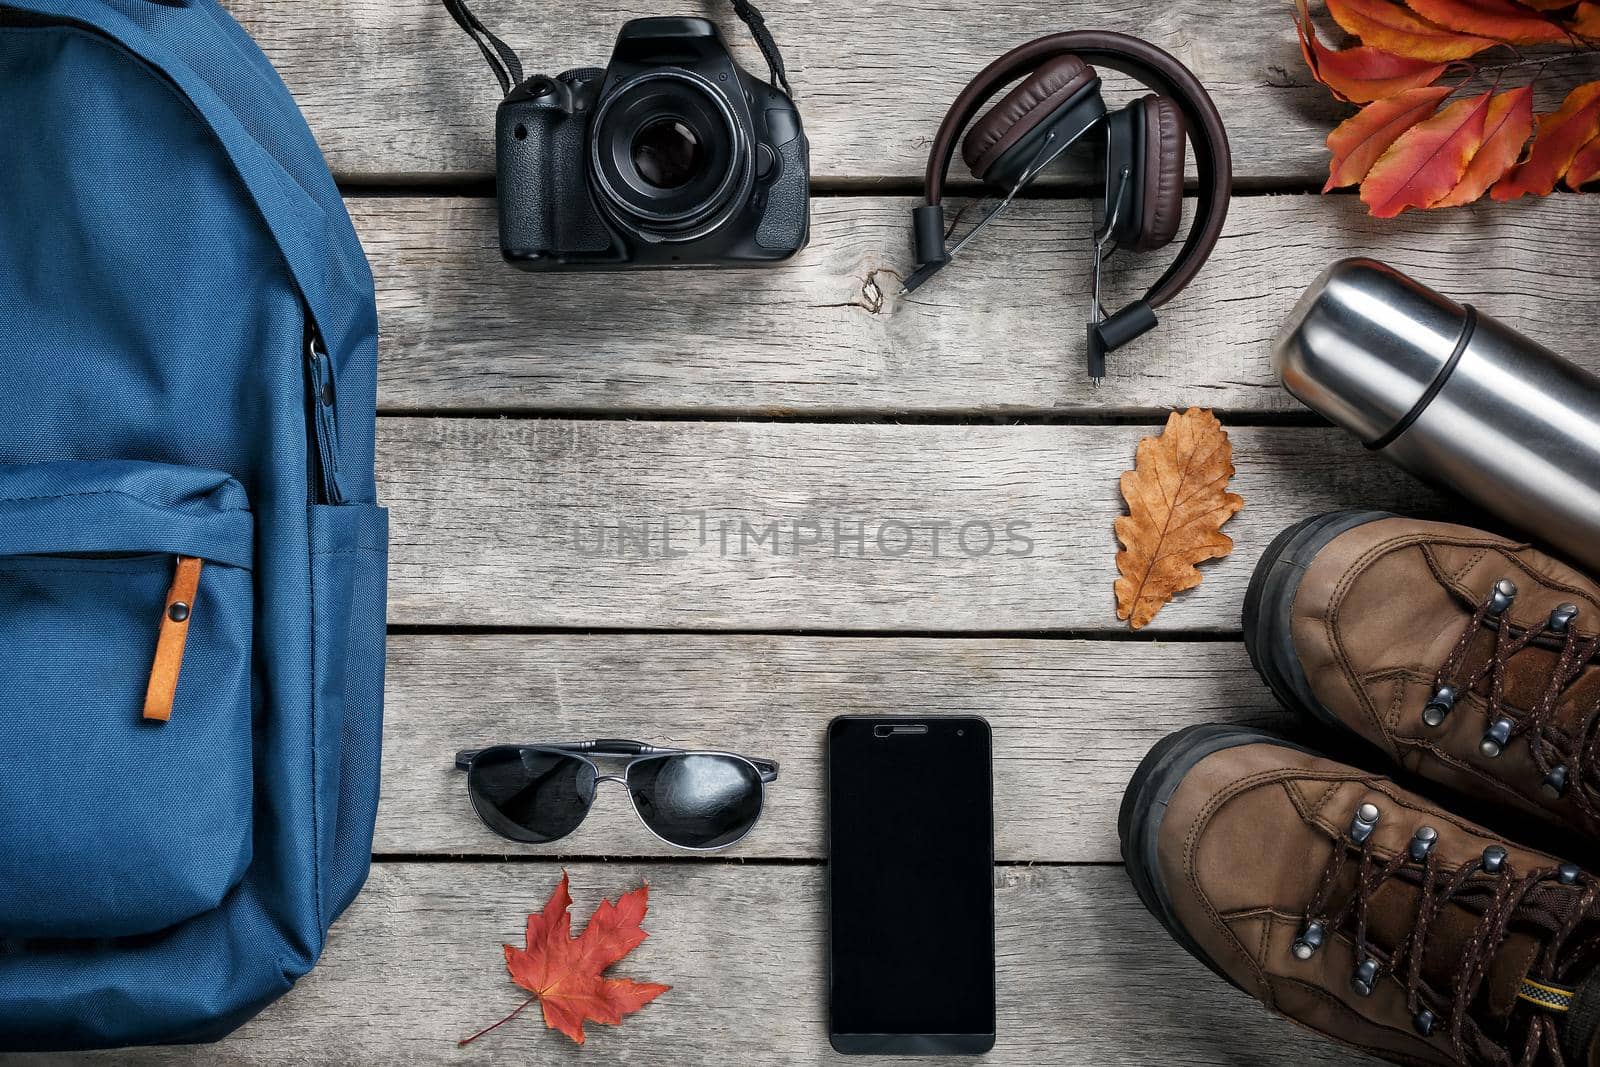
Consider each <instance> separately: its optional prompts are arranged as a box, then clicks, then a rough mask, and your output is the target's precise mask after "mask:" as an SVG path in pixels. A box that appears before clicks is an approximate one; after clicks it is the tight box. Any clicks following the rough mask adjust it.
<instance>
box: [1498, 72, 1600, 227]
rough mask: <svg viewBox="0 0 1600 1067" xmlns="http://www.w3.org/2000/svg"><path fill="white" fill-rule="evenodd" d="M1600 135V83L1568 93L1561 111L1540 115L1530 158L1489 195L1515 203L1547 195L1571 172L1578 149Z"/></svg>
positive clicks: (1589, 83)
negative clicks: (1529, 197) (1530, 196)
mask: <svg viewBox="0 0 1600 1067" xmlns="http://www.w3.org/2000/svg"><path fill="white" fill-rule="evenodd" d="M1597 133H1600V82H1588V83H1586V84H1583V85H1580V86H1578V87H1577V88H1576V89H1574V90H1572V92H1570V93H1568V94H1567V98H1566V100H1564V101H1563V102H1562V104H1561V107H1560V109H1558V110H1557V111H1555V112H1554V113H1552V114H1549V115H1540V116H1539V129H1538V132H1537V133H1535V134H1534V135H1533V145H1532V147H1530V148H1529V149H1528V155H1527V158H1525V159H1524V160H1523V161H1522V162H1521V163H1519V164H1517V166H1516V168H1515V169H1514V170H1512V171H1511V173H1510V174H1508V175H1506V176H1505V177H1504V178H1502V179H1501V180H1500V181H1499V182H1498V183H1497V184H1496V185H1495V186H1494V188H1492V189H1490V190H1489V195H1490V196H1492V197H1494V198H1495V199H1496V200H1515V199H1517V198H1518V197H1520V196H1523V195H1524V194H1527V193H1532V194H1534V195H1535V196H1546V195H1548V194H1549V193H1551V192H1552V191H1554V189H1555V187H1556V182H1558V181H1560V180H1561V178H1562V176H1563V175H1564V174H1566V173H1567V168H1568V167H1570V166H1571V165H1572V161H1573V158H1574V157H1575V156H1576V155H1577V154H1578V150H1579V149H1580V148H1582V147H1583V146H1584V145H1586V144H1588V143H1589V142H1590V141H1592V140H1593V139H1594V138H1595V135H1596V134H1597Z"/></svg>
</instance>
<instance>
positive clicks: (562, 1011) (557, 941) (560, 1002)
mask: <svg viewBox="0 0 1600 1067" xmlns="http://www.w3.org/2000/svg"><path fill="white" fill-rule="evenodd" d="M649 898H650V887H649V886H648V885H644V886H640V887H639V888H638V889H635V890H634V891H633V892H631V893H627V894H624V895H623V896H622V897H621V898H619V899H618V900H617V902H616V903H615V904H613V903H611V902H610V901H609V900H602V901H601V902H600V906H599V907H597V908H595V909H594V914H593V915H592V916H590V918H589V925H588V926H585V927H584V928H583V933H581V934H579V935H578V936H577V937H573V936H572V912H571V907H572V895H571V893H569V892H568V891H567V872H566V871H562V872H561V882H560V884H558V885H557V886H556V888H555V891H554V892H552V893H551V894H550V899H549V901H548V902H547V903H546V904H545V906H544V911H542V912H539V913H537V914H533V915H529V916H528V947H527V948H525V949H523V948H517V947H516V946H515V945H505V946H502V947H504V949H505V952H506V970H508V971H510V972H511V980H512V981H513V982H515V983H517V985H519V986H521V987H522V988H523V989H526V990H527V991H528V992H529V993H530V994H532V995H531V996H529V997H528V999H527V1000H525V1001H523V1002H522V1003H521V1004H520V1005H519V1006H518V1007H517V1009H516V1010H515V1011H513V1012H512V1013H511V1014H510V1015H507V1016H506V1017H505V1018H504V1019H501V1020H500V1021H499V1022H497V1023H495V1024H494V1026H488V1027H485V1028H484V1029H482V1030H479V1031H478V1032H477V1033H475V1034H473V1035H472V1036H471V1037H468V1038H463V1039H462V1040H461V1041H460V1042H458V1044H461V1045H466V1044H469V1043H471V1042H473V1041H476V1040H477V1039H478V1038H480V1037H482V1036H483V1035H484V1034H487V1033H488V1032H489V1031H490V1030H493V1029H495V1027H498V1026H502V1025H504V1024H505V1023H508V1022H510V1021H511V1020H512V1019H515V1018H516V1017H517V1016H518V1015H521V1014H522V1012H523V1010H524V1009H525V1008H527V1007H528V1005H530V1004H532V1003H533V1002H534V1001H536V1000H537V1001H538V1002H539V1005H540V1007H542V1008H543V1009H544V1021H545V1025H546V1026H548V1027H550V1028H551V1029H553V1030H560V1031H561V1032H562V1033H563V1034H566V1035H567V1036H568V1037H570V1038H572V1040H574V1041H576V1042H577V1043H578V1044H580V1045H581V1044H583V1024H584V1022H585V1021H588V1022H597V1023H605V1024H607V1025H609V1026H616V1025H618V1024H619V1023H621V1022H622V1017H623V1016H624V1015H630V1014H632V1013H633V1012H636V1011H638V1010H639V1009H640V1008H642V1007H644V1006H645V1005H646V1004H648V1003H650V1002H651V1001H652V1000H654V999H656V998H657V997H659V996H660V995H661V994H663V993H665V992H666V991H667V990H669V989H671V988H672V987H671V986H665V985H657V984H656V983H654V982H635V981H633V980H632V979H631V978H606V977H604V976H603V975H602V974H601V972H602V971H604V970H605V969H606V968H607V967H609V966H611V965H612V964H613V963H616V962H617V961H618V960H620V959H622V957H624V956H626V955H627V954H628V953H630V952H632V951H633V950H634V949H635V948H638V947H639V943H640V942H642V941H643V940H644V939H645V938H646V937H648V936H649V935H648V934H646V933H645V932H644V931H643V930H642V929H640V928H639V924H640V923H641V922H643V921H644V913H645V908H646V907H647V906H648V902H649Z"/></svg>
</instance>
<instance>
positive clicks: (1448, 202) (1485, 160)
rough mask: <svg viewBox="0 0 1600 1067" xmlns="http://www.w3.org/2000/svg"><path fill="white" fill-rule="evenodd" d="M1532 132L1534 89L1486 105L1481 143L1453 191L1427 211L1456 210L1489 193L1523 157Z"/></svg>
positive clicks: (1508, 94) (1526, 88) (1507, 94)
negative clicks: (1437, 209) (1441, 208)
mask: <svg viewBox="0 0 1600 1067" xmlns="http://www.w3.org/2000/svg"><path fill="white" fill-rule="evenodd" d="M1532 132H1533V87H1532V86H1530V85H1524V86H1523V87H1522V88H1520V89H1512V90H1511V91H1510V92H1505V93H1501V94H1500V95H1498V96H1496V97H1495V98H1494V99H1493V100H1491V101H1490V102H1489V112H1488V114H1487V115H1486V116H1485V117H1484V122H1483V143H1482V144H1480V145H1479V146H1478V151H1477V152H1476V153H1474V155H1473V157H1472V162H1471V163H1468V164H1467V170H1466V173H1465V174H1463V175H1462V176H1461V181H1460V182H1458V183H1457V184H1456V187H1455V188H1454V189H1453V190H1451V191H1450V192H1449V193H1448V194H1446V195H1445V196H1444V198H1443V199H1440V200H1435V201H1434V202H1433V203H1432V204H1430V205H1428V206H1429V207H1436V208H1440V207H1459V206H1461V205H1462V204H1470V203H1472V202H1473V201H1474V200H1476V199H1478V198H1479V197H1480V196H1482V195H1483V194H1484V193H1485V192H1487V191H1488V189H1489V186H1491V185H1493V184H1494V183H1495V182H1496V181H1497V180H1498V179H1499V178H1500V177H1501V176H1502V175H1504V174H1505V172H1506V171H1507V170H1509V169H1510V168H1511V165H1512V164H1513V163H1515V162H1516V161H1517V157H1518V156H1519V155H1521V154H1522V146H1523V145H1525V144H1527V143H1528V135H1529V134H1530V133H1532Z"/></svg>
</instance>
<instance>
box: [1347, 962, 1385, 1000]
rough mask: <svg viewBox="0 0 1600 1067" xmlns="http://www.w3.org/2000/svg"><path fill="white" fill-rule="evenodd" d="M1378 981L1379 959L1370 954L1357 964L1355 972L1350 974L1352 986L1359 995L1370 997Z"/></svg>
mask: <svg viewBox="0 0 1600 1067" xmlns="http://www.w3.org/2000/svg"><path fill="white" fill-rule="evenodd" d="M1377 981H1378V961H1377V960H1375V959H1373V958H1372V957H1370V956H1369V957H1367V958H1366V959H1364V960H1362V961H1361V962H1360V963H1358V964H1356V970H1355V973H1354V974H1352V975H1351V976H1350V988H1351V989H1353V990H1355V993H1356V996H1358V997H1370V996H1372V987H1373V986H1374V985H1376V984H1377Z"/></svg>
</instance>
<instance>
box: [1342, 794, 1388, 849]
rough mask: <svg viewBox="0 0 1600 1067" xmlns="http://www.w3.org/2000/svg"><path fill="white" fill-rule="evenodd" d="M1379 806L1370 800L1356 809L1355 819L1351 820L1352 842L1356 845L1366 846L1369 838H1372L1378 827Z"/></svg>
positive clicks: (1350, 832)
mask: <svg viewBox="0 0 1600 1067" xmlns="http://www.w3.org/2000/svg"><path fill="white" fill-rule="evenodd" d="M1381 814H1382V813H1381V812H1379V811H1378V805H1376V804H1374V803H1372V802H1371V801H1370V800H1369V801H1367V802H1366V803H1364V804H1362V805H1361V806H1360V807H1359V808H1357V809H1356V814H1355V817H1354V818H1352V819H1351V820H1350V830H1349V834H1350V840H1352V841H1354V842H1355V843H1356V844H1358V845H1361V844H1365V843H1366V840H1367V838H1369V837H1371V836H1372V831H1373V830H1375V829H1377V827H1378V816H1379V815H1381Z"/></svg>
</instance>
